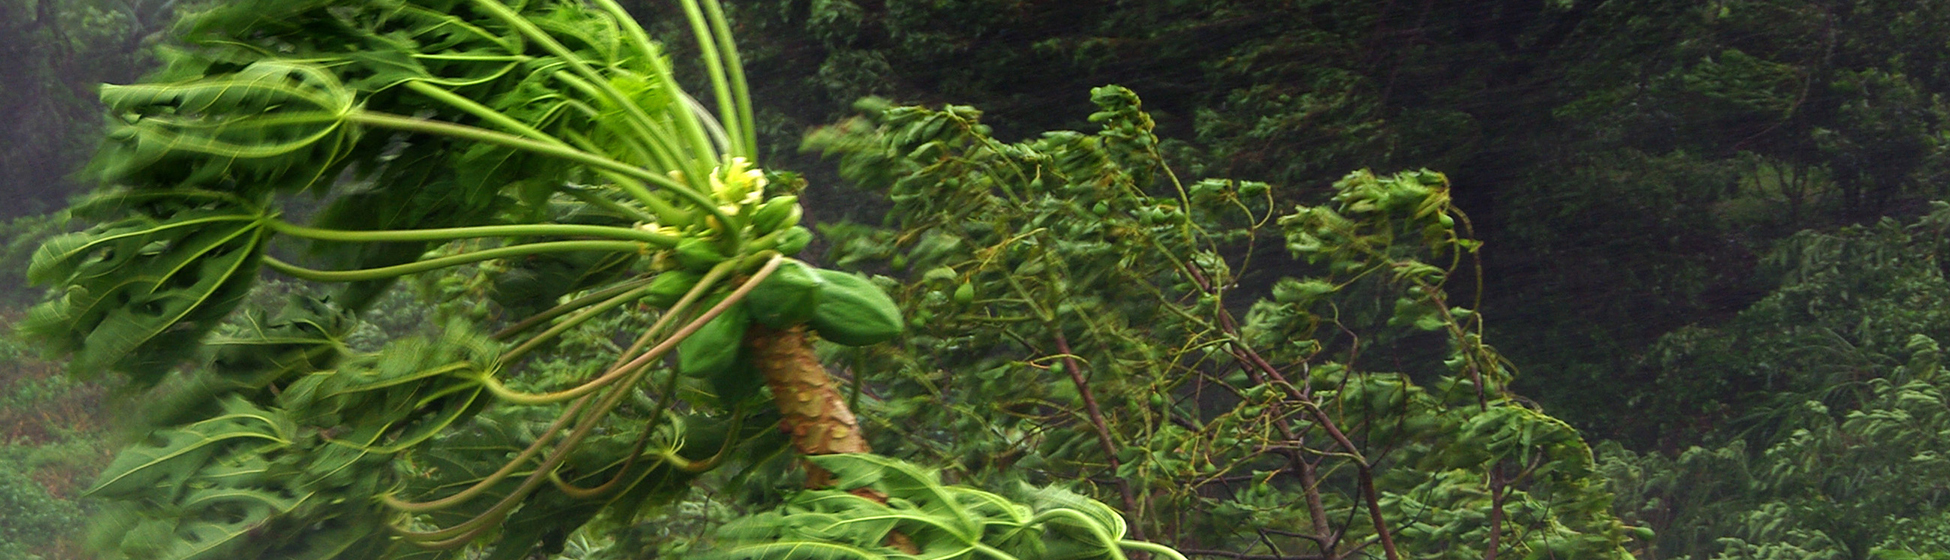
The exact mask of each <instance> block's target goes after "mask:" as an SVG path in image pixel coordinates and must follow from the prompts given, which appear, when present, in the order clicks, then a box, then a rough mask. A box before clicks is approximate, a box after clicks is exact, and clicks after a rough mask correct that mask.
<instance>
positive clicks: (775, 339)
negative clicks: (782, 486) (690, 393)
mask: <svg viewBox="0 0 1950 560" xmlns="http://www.w3.org/2000/svg"><path fill="white" fill-rule="evenodd" d="M745 347H746V348H747V349H748V350H750V351H751V352H752V363H753V364H755V365H757V366H758V371H759V372H760V373H761V374H763V375H764V376H765V385H766V386H767V387H771V389H772V403H773V404H774V405H775V406H777V407H778V409H779V415H780V418H779V429H781V430H784V431H785V433H787V434H789V435H791V436H792V447H793V448H794V449H797V450H798V451H799V453H800V454H802V455H829V454H834V453H871V452H873V448H872V447H870V446H868V445H867V439H866V438H865V437H862V435H861V434H860V422H859V420H857V419H855V418H854V417H853V411H852V410H851V409H849V408H847V406H846V397H845V396H844V395H841V394H840V390H839V387H837V386H836V385H835V384H834V383H833V377H832V376H831V375H828V374H827V373H826V368H825V367H823V366H821V365H819V358H818V357H817V356H814V355H813V348H812V342H811V341H810V340H808V339H807V338H806V327H804V326H795V327H792V328H789V329H784V330H777V329H771V328H766V327H765V326H763V325H757V324H754V325H752V326H751V327H750V329H749V330H747V331H746V332H745ZM832 483H833V480H832V474H831V473H828V472H826V471H825V470H824V469H820V468H818V467H815V466H813V465H811V464H808V465H806V486H807V487H811V488H819V487H825V486H829V485H831V484H832Z"/></svg>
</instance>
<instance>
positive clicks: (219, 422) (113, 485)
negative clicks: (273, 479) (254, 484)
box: [88, 397, 292, 496]
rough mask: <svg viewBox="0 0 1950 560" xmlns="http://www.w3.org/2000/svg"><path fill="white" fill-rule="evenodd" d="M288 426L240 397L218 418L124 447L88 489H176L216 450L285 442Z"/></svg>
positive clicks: (111, 492)
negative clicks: (240, 444)
mask: <svg viewBox="0 0 1950 560" xmlns="http://www.w3.org/2000/svg"><path fill="white" fill-rule="evenodd" d="M291 429H292V428H291V426H290V425H289V423H288V421H286V420H285V419H284V418H283V416H282V415H281V414H277V413H274V412H271V411H266V410H263V409H259V408H257V407H256V406H255V405H252V404H250V403H248V402H245V401H244V400H242V399H241V398H235V397H233V398H231V399H229V400H226V401H224V403H223V414H221V415H219V416H217V417H214V418H210V419H207V420H204V421H201V422H197V423H194V424H190V425H188V426H185V427H182V428H173V429H166V430H159V431H157V432H156V433H154V434H151V435H150V436H149V437H148V438H146V439H145V440H144V441H143V442H141V443H139V444H137V445H135V446H132V447H130V448H128V449H124V450H123V451H122V452H121V453H120V454H118V455H116V457H115V459H114V460H113V461H110V462H109V464H108V468H107V469H105V470H104V471H103V472H102V474H101V476H100V477H99V478H98V479H96V481H95V483H94V484H93V485H92V486H91V487H90V488H89V490H88V493H89V494H93V495H99V496H122V495H129V494H135V493H141V492H147V491H149V490H150V489H151V488H157V487H161V488H177V487H180V485H181V483H182V481H184V480H186V479H188V478H189V477H190V476H191V475H194V474H195V473H196V471H198V470H199V469H201V468H202V467H203V465H204V463H206V462H207V461H208V460H209V459H210V456H211V454H213V453H216V452H217V451H219V450H221V448H223V447H226V446H229V445H234V444H239V443H243V442H246V441H250V440H257V441H261V442H268V443H270V444H272V445H283V444H285V443H288V441H289V436H290V433H291Z"/></svg>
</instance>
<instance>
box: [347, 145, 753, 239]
mask: <svg viewBox="0 0 1950 560" xmlns="http://www.w3.org/2000/svg"><path fill="white" fill-rule="evenodd" d="M345 118H346V119H347V120H350V121H352V122H355V123H359V124H364V125H370V126H377V127H382V128H391V129H395V130H403V131H409V132H420V133H426V134H435V135H441V136H449V137H453V138H460V139H464V140H474V141H478V142H486V143H489V144H494V145H498V146H504V147H509V148H515V149H518V150H524V151H528V152H533V153H537V154H541V155H546V156H551V157H555V158H558V159H562V160H565V161H570V162H574V163H580V164H583V165H588V166H590V167H593V168H596V169H598V170H607V171H613V172H616V173H618V174H621V175H623V176H626V177H629V178H632V179H636V180H639V181H643V182H645V183H651V184H656V185H658V186H663V187H667V189H668V190H669V191H670V192H673V193H676V194H677V196H679V197H681V198H684V199H686V200H687V201H688V202H690V203H691V204H693V205H696V206H698V207H699V208H702V209H703V210H704V211H706V212H709V213H710V214H711V215H712V216H713V217H715V218H717V219H718V224H719V229H718V233H719V234H720V235H722V236H724V238H725V239H726V240H727V242H728V243H729V244H730V245H731V246H732V247H734V248H741V247H743V246H744V232H741V231H738V230H736V229H733V228H730V227H728V226H726V224H731V223H733V222H732V221H731V216H730V215H728V214H726V213H725V212H724V210H723V209H720V208H719V207H718V205H717V203H716V202H715V201H712V200H710V199H709V198H707V196H708V195H707V194H704V193H700V192H698V191H696V190H694V189H692V188H691V187H690V186H687V185H684V184H682V183H678V182H677V181H676V180H673V179H671V178H670V177H668V176H666V175H662V174H659V173H655V172H651V171H649V170H646V169H643V168H641V167H636V166H633V165H630V164H627V163H623V162H620V161H616V160H614V159H610V158H607V157H603V156H600V155H596V154H593V153H589V152H585V151H582V150H577V149H573V148H565V147H562V146H556V145H553V144H549V143H546V142H542V141H539V140H531V139H528V138H523V137H520V136H515V135H512V134H508V133H504V132H496V131H492V130H487V129H483V128H477V127H471V126H466V125H459V124H454V123H448V122H441V121H434V120H427V119H416V118H412V117H402V116H398V115H387V114H382V113H373V112H367V111H355V112H352V113H350V114H348V115H346V117H345ZM694 179H696V180H703V179H704V177H703V176H699V177H696V178H694Z"/></svg>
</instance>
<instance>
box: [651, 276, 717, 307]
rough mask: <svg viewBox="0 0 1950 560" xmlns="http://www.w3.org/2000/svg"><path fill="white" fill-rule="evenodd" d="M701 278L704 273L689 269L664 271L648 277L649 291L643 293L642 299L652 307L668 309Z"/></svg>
mask: <svg viewBox="0 0 1950 560" xmlns="http://www.w3.org/2000/svg"><path fill="white" fill-rule="evenodd" d="M703 279H704V275H702V274H698V273H696V272H691V271H689V270H667V271H664V272H662V273H659V274H657V277H656V278H652V279H650V291H649V292H646V293H644V295H643V300H644V301H645V302H648V303H649V304H650V305H651V306H653V307H659V308H663V309H669V308H670V306H672V305H676V304H677V300H680V299H684V294H687V293H690V291H691V288H693V287H696V286H697V282H698V281H699V280H703Z"/></svg>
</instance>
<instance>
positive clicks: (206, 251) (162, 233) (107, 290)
mask: <svg viewBox="0 0 1950 560" xmlns="http://www.w3.org/2000/svg"><path fill="white" fill-rule="evenodd" d="M264 238H265V233H264V231H263V228H262V226H261V225H260V224H259V223H258V220H257V217H256V216H255V214H254V213H248V212H244V211H240V210H188V211H183V212H180V213H176V214H174V215H172V216H169V217H167V218H164V219H152V218H147V217H134V218H127V219H124V220H120V221H117V222H113V223H109V224H104V225H102V226H97V227H96V228H93V229H90V230H89V231H86V232H81V233H75V234H70V235H66V236H62V237H60V238H57V239H55V240H51V241H50V242H49V243H48V244H47V245H45V246H43V247H42V248H41V250H40V251H39V252H37V253H35V256H34V259H33V264H32V266H31V268H30V272H29V275H30V277H31V278H33V279H34V280H35V281H37V282H46V283H60V284H64V285H65V290H64V292H63V293H62V295H61V297H59V298H58V299H55V300H53V301H49V302H46V303H43V304H41V305H39V306H36V307H35V308H34V309H33V310H32V311H30V312H29V315H28V318H27V319H26V320H25V321H23V322H22V325H21V328H22V330H23V331H24V332H26V333H28V334H30V335H32V336H35V337H37V338H40V339H41V340H43V341H45V342H47V343H48V344H49V347H50V349H51V350H54V351H71V352H75V353H76V355H75V360H74V362H73V367H74V368H75V369H76V370H77V371H83V372H94V371H100V370H104V369H115V370H119V371H124V372H128V373H130V374H133V375H136V376H137V377H138V378H139V379H154V378H155V376H157V375H160V374H161V373H162V372H163V371H165V370H167V369H168V368H169V367H171V366H173V365H175V364H176V362H177V361H179V360H180V359H182V358H183V357H186V356H188V355H189V354H190V353H192V352H193V351H194V350H195V347H196V346H195V344H194V342H195V341H196V340H197V339H199V338H201V337H202V335H203V333H205V332H208V331H209V330H210V329H212V328H214V327H216V325H217V320H219V319H221V318H222V317H223V316H224V315H226V314H228V313H229V312H230V310H231V309H233V308H235V307H236V305H237V304H238V303H239V300H240V298H241V297H242V296H243V294H244V293H245V292H246V291H247V290H248V288H249V286H250V285H251V283H252V282H253V280H254V279H255V276H256V274H255V269H256V263H257V258H258V255H259V252H260V250H261V246H262V243H263V240H264Z"/></svg>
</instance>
